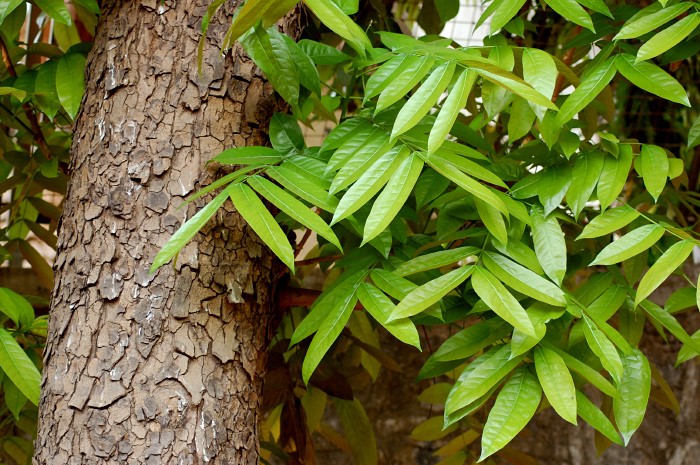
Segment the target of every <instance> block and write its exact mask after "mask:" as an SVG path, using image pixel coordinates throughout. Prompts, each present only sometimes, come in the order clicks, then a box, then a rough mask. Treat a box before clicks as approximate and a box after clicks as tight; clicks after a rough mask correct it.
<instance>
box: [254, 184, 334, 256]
mask: <svg viewBox="0 0 700 465" xmlns="http://www.w3.org/2000/svg"><path fill="white" fill-rule="evenodd" d="M246 182H247V183H248V184H249V185H250V186H251V187H252V188H253V189H255V190H256V191H257V192H258V193H259V194H260V195H262V196H263V197H265V198H266V199H267V200H268V201H270V202H271V203H272V204H273V205H274V206H276V207H277V208H279V209H280V210H282V211H283V212H285V213H286V214H287V215H289V216H290V217H292V218H293V219H295V220H296V221H298V222H299V223H301V224H303V225H304V226H306V227H307V228H309V229H311V230H312V231H314V232H316V233H317V234H318V235H320V236H322V237H324V238H326V239H327V240H328V242H330V243H331V244H333V245H335V246H336V247H337V248H338V250H341V251H342V250H343V247H342V246H341V245H340V241H339V240H338V238H337V237H336V235H335V233H333V230H332V229H331V228H330V226H328V225H327V224H326V223H325V222H324V221H323V220H322V219H321V217H319V216H318V215H317V214H315V213H313V212H311V211H310V210H309V208H308V207H307V206H306V205H304V204H303V203H302V202H300V201H299V200H297V199H296V198H294V197H292V196H291V195H289V194H288V193H287V192H286V191H284V190H282V189H280V188H279V187H277V186H276V185H275V184H273V183H271V182H270V181H268V180H267V179H265V178H263V177H261V176H252V177H249V178H248V179H247V181H246Z"/></svg>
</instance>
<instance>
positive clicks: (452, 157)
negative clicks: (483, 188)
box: [428, 147, 508, 189]
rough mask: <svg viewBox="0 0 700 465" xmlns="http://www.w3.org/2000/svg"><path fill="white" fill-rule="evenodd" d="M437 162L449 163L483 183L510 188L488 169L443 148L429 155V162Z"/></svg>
mask: <svg viewBox="0 0 700 465" xmlns="http://www.w3.org/2000/svg"><path fill="white" fill-rule="evenodd" d="M465 148H468V147H465ZM435 160H438V162H445V163H449V164H450V165H452V166H454V167H455V168H457V169H458V170H460V171H461V172H463V173H465V174H468V175H469V176H472V177H475V178H477V179H481V180H482V181H486V182H488V183H490V184H494V185H496V186H500V187H502V188H504V189H507V188H508V186H507V185H506V183H504V182H503V180H502V179H501V178H499V177H498V176H497V175H496V174H494V173H493V171H491V170H490V169H489V168H488V167H485V166H482V165H480V164H479V163H476V162H474V161H471V160H470V159H468V158H466V157H463V156H461V155H457V154H456V153H453V152H451V151H449V150H445V149H444V148H443V147H441V148H439V149H437V151H436V152H435V153H433V154H432V155H428V161H430V162H434V161H435ZM491 166H493V165H491Z"/></svg>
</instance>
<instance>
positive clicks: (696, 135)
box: [688, 116, 700, 150]
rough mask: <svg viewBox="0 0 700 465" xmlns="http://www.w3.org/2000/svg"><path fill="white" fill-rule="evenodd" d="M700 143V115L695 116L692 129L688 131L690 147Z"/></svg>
mask: <svg viewBox="0 0 700 465" xmlns="http://www.w3.org/2000/svg"><path fill="white" fill-rule="evenodd" d="M698 144H700V116H698V117H697V118H695V121H694V122H693V125H692V126H691V127H690V131H688V149H689V150H690V149H692V148H693V147H695V146H697V145H698Z"/></svg>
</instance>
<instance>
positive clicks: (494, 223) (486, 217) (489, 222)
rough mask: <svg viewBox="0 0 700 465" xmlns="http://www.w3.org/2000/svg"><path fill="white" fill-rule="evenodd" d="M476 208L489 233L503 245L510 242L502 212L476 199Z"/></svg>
mask: <svg viewBox="0 0 700 465" xmlns="http://www.w3.org/2000/svg"><path fill="white" fill-rule="evenodd" d="M474 206H475V207H476V211H477V213H478V214H479V219H480V220H481V222H482V223H484V226H486V229H488V231H489V233H491V235H493V237H495V238H496V240H498V241H499V242H500V243H502V244H504V243H506V242H508V228H507V226H506V222H505V221H504V220H503V215H501V212H500V211H498V209H496V208H495V207H492V206H491V205H489V204H488V203H486V202H484V201H483V200H481V199H479V198H474Z"/></svg>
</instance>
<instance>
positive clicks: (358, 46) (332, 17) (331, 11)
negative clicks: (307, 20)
mask: <svg viewBox="0 0 700 465" xmlns="http://www.w3.org/2000/svg"><path fill="white" fill-rule="evenodd" d="M304 3H305V4H306V6H308V7H309V9H310V10H311V11H312V12H313V13H314V14H315V15H316V17H318V19H320V20H321V22H322V23H323V24H325V25H326V26H327V27H328V28H329V29H330V30H332V31H333V32H335V33H336V34H338V35H339V36H340V37H342V38H343V39H345V40H347V41H348V44H350V46H351V47H352V48H354V49H355V51H356V52H357V53H359V54H360V55H364V54H365V53H366V52H369V51H370V50H372V43H371V42H370V40H369V38H367V34H365V32H364V31H363V30H362V28H360V27H359V26H358V25H357V24H356V23H355V22H354V21H353V20H352V19H350V18H349V17H348V16H347V15H346V14H345V13H343V10H341V9H340V7H338V5H336V4H335V3H334V2H333V1H332V0H304Z"/></svg>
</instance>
